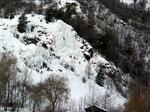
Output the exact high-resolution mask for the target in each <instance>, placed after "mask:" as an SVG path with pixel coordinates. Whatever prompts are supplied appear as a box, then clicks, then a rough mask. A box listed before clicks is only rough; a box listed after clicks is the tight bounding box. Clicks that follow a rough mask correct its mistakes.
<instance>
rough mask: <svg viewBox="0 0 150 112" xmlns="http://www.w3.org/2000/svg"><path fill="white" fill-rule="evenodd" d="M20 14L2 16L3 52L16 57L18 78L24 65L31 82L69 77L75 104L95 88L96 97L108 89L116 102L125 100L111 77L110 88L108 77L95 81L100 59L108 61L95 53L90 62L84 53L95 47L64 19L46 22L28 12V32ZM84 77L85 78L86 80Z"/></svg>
mask: <svg viewBox="0 0 150 112" xmlns="http://www.w3.org/2000/svg"><path fill="white" fill-rule="evenodd" d="M18 17H19V16H16V17H15V18H14V19H12V20H9V19H0V52H1V53H3V52H11V53H13V54H14V55H15V56H16V57H17V61H18V63H17V64H18V69H19V70H20V72H19V73H18V79H22V77H23V72H24V68H27V69H28V70H29V71H31V72H30V74H29V76H28V77H29V80H30V81H31V82H32V84H36V83H38V82H40V81H44V80H45V79H47V78H48V77H49V76H50V75H51V74H56V75H61V76H63V77H66V78H68V79H69V81H68V85H69V88H70V90H71V92H70V102H74V103H75V104H76V106H77V105H79V104H80V103H81V99H84V98H88V99H90V98H91V96H92V95H93V92H91V91H92V90H93V89H94V91H95V92H94V96H95V99H96V98H97V97H98V96H100V97H101V98H102V97H103V96H104V95H105V94H106V93H108V94H109V95H110V97H109V99H110V100H111V103H112V104H113V106H118V105H122V104H123V103H124V102H125V99H124V98H123V97H122V96H121V95H120V94H119V93H118V92H116V89H115V86H114V85H113V83H112V81H111V79H109V78H107V79H108V80H109V82H110V83H112V85H113V86H112V87H111V88H108V86H107V85H108V83H107V80H106V83H105V86H104V87H100V86H98V85H97V84H96V83H95V76H96V75H97V72H96V69H97V63H98V62H101V63H108V62H107V61H106V60H105V59H104V58H103V57H101V56H100V55H97V54H96V53H95V54H94V56H93V58H91V60H90V61H89V62H88V61H87V60H86V59H85V57H84V54H86V55H90V53H89V50H90V49H91V48H92V47H91V46H90V45H89V44H88V43H87V42H86V41H85V40H83V39H81V38H80V37H79V36H78V35H77V33H76V32H75V31H74V30H73V28H72V27H71V26H69V25H67V24H65V23H64V22H63V21H61V20H58V21H55V22H53V23H46V22H45V20H44V16H41V15H27V17H28V24H27V32H26V33H19V32H18V31H17V24H18ZM33 26H34V29H33V31H32V30H31V28H32V27H33ZM30 40H34V41H36V43H34V42H31V41H30ZM83 77H85V79H86V82H85V83H83V80H82V79H83Z"/></svg>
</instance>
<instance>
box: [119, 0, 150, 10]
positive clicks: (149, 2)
mask: <svg viewBox="0 0 150 112" xmlns="http://www.w3.org/2000/svg"><path fill="white" fill-rule="evenodd" d="M140 1H141V0H137V1H136V3H139V2H140ZM145 1H146V7H145V8H146V9H148V8H150V0H145ZM121 2H124V3H127V4H133V3H134V0H121Z"/></svg>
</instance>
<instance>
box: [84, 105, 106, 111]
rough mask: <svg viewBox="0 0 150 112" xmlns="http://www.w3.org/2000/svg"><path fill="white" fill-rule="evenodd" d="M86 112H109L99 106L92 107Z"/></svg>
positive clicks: (86, 109)
mask: <svg viewBox="0 0 150 112" xmlns="http://www.w3.org/2000/svg"><path fill="white" fill-rule="evenodd" d="M85 112H107V110H106V109H103V108H100V107H98V106H95V105H92V106H90V107H87V108H85Z"/></svg>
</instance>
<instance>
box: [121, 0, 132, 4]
mask: <svg viewBox="0 0 150 112" xmlns="http://www.w3.org/2000/svg"><path fill="white" fill-rule="evenodd" d="M121 2H123V3H127V4H132V3H133V0H121Z"/></svg>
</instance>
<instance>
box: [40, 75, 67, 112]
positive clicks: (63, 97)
mask: <svg viewBox="0 0 150 112" xmlns="http://www.w3.org/2000/svg"><path fill="white" fill-rule="evenodd" d="M41 87H42V94H43V95H44V96H45V97H46V98H47V99H48V101H49V108H48V110H49V111H50V112H56V111H58V110H59V108H58V107H59V105H60V102H62V101H63V102H64V101H67V99H68V95H69V88H68V86H67V79H66V78H63V77H58V76H56V75H51V76H50V77H49V78H48V79H47V80H46V81H45V82H44V83H43V84H41Z"/></svg>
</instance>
